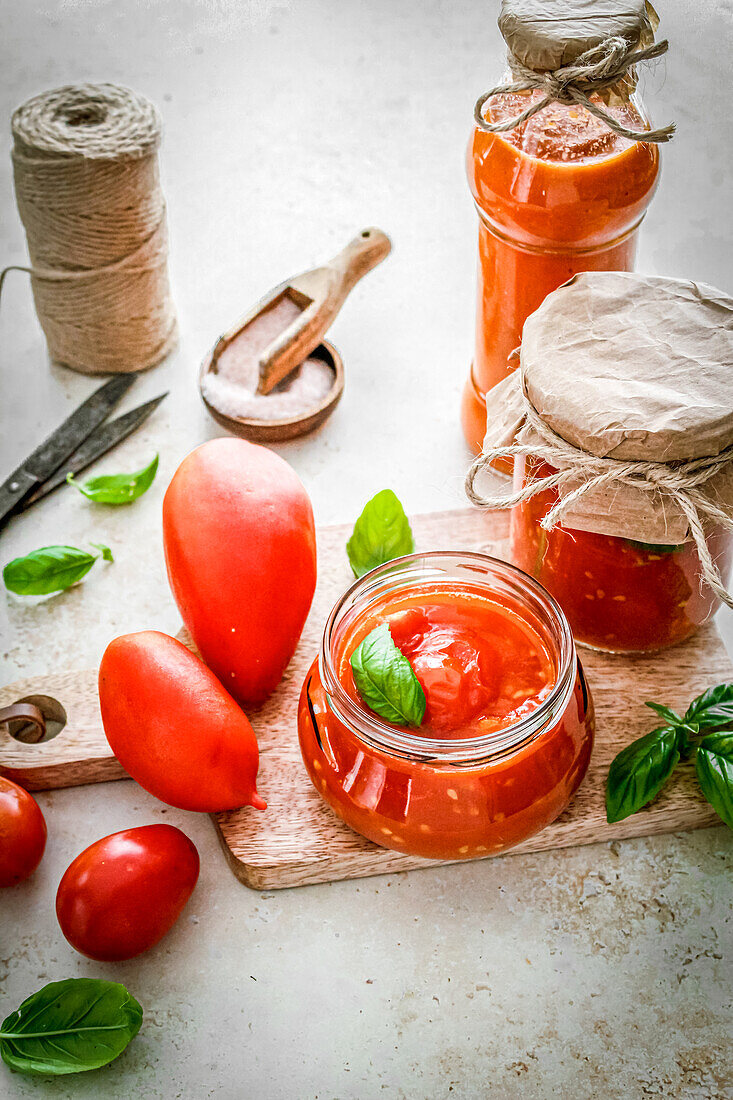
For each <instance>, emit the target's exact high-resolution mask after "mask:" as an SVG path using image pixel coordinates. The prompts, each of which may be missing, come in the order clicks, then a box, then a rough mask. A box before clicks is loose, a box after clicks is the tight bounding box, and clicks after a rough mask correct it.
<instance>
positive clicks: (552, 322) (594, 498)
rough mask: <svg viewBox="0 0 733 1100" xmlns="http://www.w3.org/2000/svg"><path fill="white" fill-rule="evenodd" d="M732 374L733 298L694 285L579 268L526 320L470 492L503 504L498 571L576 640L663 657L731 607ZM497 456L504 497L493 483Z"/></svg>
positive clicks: (493, 401) (493, 404) (494, 404)
mask: <svg viewBox="0 0 733 1100" xmlns="http://www.w3.org/2000/svg"><path fill="white" fill-rule="evenodd" d="M731 368H733V298H731V297H729V296H728V295H726V294H724V293H723V292H722V291H717V290H714V289H713V288H712V287H707V286H704V285H703V284H700V283H690V282H686V281H684V280H677V279H666V278H661V277H653V276H641V275H633V274H622V273H619V272H586V273H584V274H582V275H578V276H576V277H575V278H574V279H572V280H571V281H570V282H569V283H567V284H566V285H565V286H563V287H560V288H559V289H558V290H556V291H554V292H553V293H552V294H550V295H549V296H548V297H547V298H546V299H545V301H544V302H543V304H542V306H541V307H540V308H539V309H538V310H537V311H536V312H535V313H534V314H533V315H532V316H531V317H530V318H528V320H527V322H526V324H525V326H524V335H523V340H522V348H521V355H520V368H519V372H518V373H517V374H515V375H513V376H512V377H510V378H508V379H506V380H505V381H504V382H503V383H501V384H500V385H499V386H497V387H495V388H494V390H492V391H491V394H490V395H489V397H488V399H487V401H488V407H489V410H490V414H491V422H490V423H491V424H492V425H493V427H491V426H490V427H489V430H488V432H487V443H486V445H485V450H484V454H483V456H482V457H481V458H480V459H479V460H477V462H476V463H475V464H474V467H473V470H472V472H471V474H470V475H469V482H468V486H469V495H471V496H472V499H473V500H474V502H475V503H479V504H483V505H484V506H486V507H488V508H496V507H503V508H511V510H512V514H511V556H512V560H513V561H514V562H515V564H516V565H518V566H519V567H520V568H522V569H524V570H526V571H527V572H528V573H529V574H530V575H531V576H533V577H535V578H537V579H538V580H539V581H540V582H541V583H542V584H543V585H545V586H546V588H547V589H548V590H549V591H550V592H551V593H552V595H553V596H554V597H555V599H556V600H557V601H558V603H559V604H560V606H561V607H562V609H563V611H564V612H565V614H566V615H567V618H568V621H569V623H570V626H571V628H572V630H573V634H574V636H575V639H576V641H578V642H580V643H582V644H584V645H588V646H591V647H593V648H596V649H603V650H607V651H611V652H619V653H629V652H649V651H654V650H659V649H665V648H666V647H668V646H671V645H676V644H677V643H679V642H682V641H684V640H685V639H686V638H688V637H689V636H690V635H691V634H693V633H694V632H695V631H696V630H697V628H698V627H699V626H701V625H702V624H703V623H705V622H707V620H708V619H710V618H711V616H712V615H713V614H714V613H715V612H716V611H717V609H718V608H719V607H720V604H721V601H725V602H726V603H728V604H729V605H731V606H733V598H731V596H730V594H729V592H728V591H727V589H726V588H725V585H726V583H727V579H728V576H729V574H730V568H731V560H732V559H733V388H732V387H731V383H730V371H731ZM493 432H496V434H497V438H496V440H495V446H493V447H492V446H491V445H490V444H491V439H492V433H493ZM501 435H503V438H504V439H506V440H507V445H506V446H505V445H503V443H502V441H501V439H500V438H498V436H501ZM515 438H516V442H512V441H513V440H514V439H515ZM501 455H505V456H507V457H510V458H511V459H512V460H513V462H514V486H513V491H508V492H507V490H506V487H505V484H504V483H499V482H496V481H494V483H493V485H492V478H493V473H492V471H491V470H490V469H489V465H490V463H491V462H492V461H493V460H494V459H495V458H496V457H497V456H501ZM482 469H483V470H484V471H486V473H487V475H488V477H489V485H488V488H489V492H488V493H486V494H485V495H484V496H483V497H480V498H477V495H476V492H475V486H476V479H477V476H478V474H479V472H480V471H481V470H482Z"/></svg>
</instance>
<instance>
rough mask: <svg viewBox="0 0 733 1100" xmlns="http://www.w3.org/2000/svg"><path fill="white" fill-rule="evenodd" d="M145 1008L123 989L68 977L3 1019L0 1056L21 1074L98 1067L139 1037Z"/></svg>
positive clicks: (114, 983)
mask: <svg viewBox="0 0 733 1100" xmlns="http://www.w3.org/2000/svg"><path fill="white" fill-rule="evenodd" d="M142 1019H143V1010H142V1008H141V1007H140V1005H139V1004H138V1002H137V1001H136V1000H135V998H134V997H133V996H132V995H131V994H130V993H128V991H127V990H126V989H125V987H124V985H119V984H118V983H117V982H106V981H101V980H100V979H98V978H67V979H66V980H65V981H61V982H51V983H50V984H49V985H45V986H44V987H43V989H40V990H39V991H38V992H37V993H34V994H33V995H32V996H31V997H29V998H28V999H27V1000H26V1001H23V1004H22V1005H21V1006H20V1008H19V1009H17V1010H16V1011H15V1012H13V1013H11V1014H10V1016H8V1018H7V1019H6V1020H4V1021H3V1024H2V1028H0V1056H2V1060H3V1061H4V1062H5V1064H6V1065H8V1066H10V1068H11V1069H14V1070H17V1071H18V1072H19V1073H28V1074H53V1075H54V1076H55V1075H59V1074H65V1073H81V1072H83V1071H84V1070H90V1069H99V1067H100V1066H106V1065H107V1063H108V1062H111V1061H113V1060H114V1059H115V1058H116V1057H117V1056H118V1055H119V1054H121V1053H122V1051H123V1050H124V1049H125V1047H126V1046H127V1045H128V1043H129V1042H130V1041H131V1040H132V1039H134V1038H135V1036H136V1035H137V1033H138V1031H139V1030H140V1025H141V1023H142Z"/></svg>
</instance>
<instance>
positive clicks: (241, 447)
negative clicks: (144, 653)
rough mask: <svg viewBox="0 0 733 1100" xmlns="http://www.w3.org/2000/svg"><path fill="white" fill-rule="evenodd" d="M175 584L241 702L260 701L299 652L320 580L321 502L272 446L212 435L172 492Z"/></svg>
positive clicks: (217, 670) (219, 672) (210, 661)
mask: <svg viewBox="0 0 733 1100" xmlns="http://www.w3.org/2000/svg"><path fill="white" fill-rule="evenodd" d="M163 547H164V550H165V560H166V565H167V568H168V579H169V581H170V586H171V591H172V592H173V596H174V599H175V601H176V603H177V604H178V609H179V611H180V612H181V617H182V619H183V621H184V623H185V624H186V626H187V627H188V630H189V632H190V634H191V637H192V638H193V640H194V643H195V645H196V648H197V649H198V651H199V653H200V654H201V656H202V657H203V659H204V661H205V662H206V664H207V665H208V666H209V668H210V669H211V671H212V672H213V673H214V675H215V676H216V677H218V679H219V680H220V681H221V683H222V684H223V685H224V686H225V688H226V690H227V691H229V692H231V694H232V695H233V696H234V698H235V699H237V700H238V702H240V703H245V704H246V703H261V702H262V701H263V700H264V699H266V698H267V696H268V695H269V694H270V692H272V691H273V690H274V689H275V688H276V687H277V685H278V684H279V683H280V680H281V679H282V676H283V673H284V671H285V668H286V666H287V664H288V662H289V660H290V658H291V657H292V656H293V652H294V651H295V647H296V645H297V643H298V639H299V638H300V635H301V631H302V630H303V624H304V623H305V620H306V616H307V615H308V610H309V608H310V605H311V600H312V599H313V592H314V589H315V586H316V535H315V527H314V525H313V509H312V508H311V503H310V500H309V499H308V494H307V493H306V491H305V489H304V488H303V485H302V484H301V482H300V480H299V479H298V476H297V474H296V473H295V471H294V470H293V469H292V468H291V467H290V466H289V465H288V464H287V462H285V460H284V459H282V458H280V456H279V455H276V454H275V453H274V452H273V451H270V450H268V449H267V447H259V446H257V445H256V444H255V443H248V442H247V441H246V440H244V439H211V440H209V442H208V443H204V444H202V446H200V447H197V448H196V450H195V451H192V453H191V454H190V455H188V457H187V458H185V459H184V460H183V462H182V463H181V465H180V466H179V467H178V470H177V471H176V473H175V474H174V475H173V480H172V481H171V483H170V485H169V486H168V490H167V492H166V494H165V499H164V501H163Z"/></svg>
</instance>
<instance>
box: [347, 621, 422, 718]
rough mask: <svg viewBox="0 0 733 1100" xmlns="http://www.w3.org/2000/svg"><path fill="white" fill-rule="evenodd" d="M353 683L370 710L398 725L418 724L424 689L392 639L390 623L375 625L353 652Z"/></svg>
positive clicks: (420, 716)
mask: <svg viewBox="0 0 733 1100" xmlns="http://www.w3.org/2000/svg"><path fill="white" fill-rule="evenodd" d="M351 669H352V672H353V674H354V683H355V684H356V687H357V691H358V692H359V695H360V696H361V698H362V700H363V701H364V702H365V703H366V705H367V706H368V707H369V709H370V710H373V711H374V712H375V714H378V715H379V717H380V718H384V719H385V721H387V722H392V723H393V724H394V725H397V726H419V725H420V724H421V722H422V720H423V718H424V716H425V692H424V691H423V689H422V687H421V685H420V681H419V680H418V678H417V676H416V675H415V673H414V672H413V669H412V665H411V664H410V662H409V661H408V660H407V657H405V656H404V654H402V653H401V652H400V650H399V649H398V648H397V646H396V645H395V644H394V642H393V641H392V635H391V634H390V632H389V627H388V625H387V623H381V624H380V626H377V627H375V629H374V630H372V632H371V634H367V636H366V638H365V639H364V641H363V642H362V643H361V644H360V645H359V646H357V648H356V649H355V650H354V652H353V653H352V654H351Z"/></svg>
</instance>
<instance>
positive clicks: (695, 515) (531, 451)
mask: <svg viewBox="0 0 733 1100" xmlns="http://www.w3.org/2000/svg"><path fill="white" fill-rule="evenodd" d="M524 406H525V410H524V415H525V422H524V427H523V428H522V429H521V430H520V433H519V436H518V437H517V442H516V443H513V444H510V445H508V446H505V447H490V448H488V449H487V450H484V451H483V452H482V454H480V455H478V457H477V458H476V460H475V461H474V463H473V465H472V466H471V469H470V470H469V471H468V474H467V476H466V494H467V496H468V499H469V500H470V501H471V503H472V504H474V505H476V506H477V507H479V508H491V509H505V508H513V507H514V505H516V504H523V503H524V502H525V501H528V500H530V499H531V498H532V497H533V496H535V495H536V494H537V493H543V492H547V491H548V490H554V491H555V492H557V494H558V500H557V503H556V504H555V505H554V506H553V507H552V508H551V509H550V511H549V512H548V513H547V515H546V516H545V517H544V518H543V519H542V521H541V525H542V527H543V528H544V529H545V530H546V531H549V530H550V529H551V528H553V527H555V526H556V525H557V524H558V523H559V522H560V521H561V520H562V517H563V516H564V515H565V514H566V513H567V512H568V511H570V510H571V509H572V508H573V506H574V505H575V504H576V503H577V502H578V501H579V500H580V499H581V498H582V497H584V496H585V495H586V494H587V493H592V492H593V491H594V490H597V489H603V488H605V487H607V486H616V487H621V486H626V487H629V488H633V489H639V490H641V491H642V492H646V493H656V494H660V495H662V496H664V497H666V498H668V499H669V500H671V501H673V502H674V503H675V504H676V505H677V506H678V507H679V509H680V510H681V512H682V513H683V515H684V516H685V518H686V519H687V522H688V524H689V528H690V534H691V535H692V539H693V541H694V543H695V547H696V549H697V553H698V555H699V558H700V570H701V573H702V577H703V579H704V580H705V581H706V583H707V584H708V585H709V586H710V588H711V589H712V591H713V592H714V593H715V595H716V596H717V597H718V599H719V600H721V601H722V602H723V603H725V604H727V605H728V607H730V608H733V595H731V593H730V592H729V591H728V589H727V588H726V587H725V584H724V583H723V578H722V577H721V574H720V570H719V569H718V566H717V565H716V563H715V561H714V560H713V557H712V554H711V553H710V549H709V547H708V544H707V539H706V537H705V528H704V522H703V521H704V520H705V519H707V520H710V521H712V522H714V523H716V524H718V525H719V526H721V527H723V528H724V529H725V530H727V531H731V532H733V517H731V516H730V515H729V514H728V513H727V512H725V511H724V510H723V509H722V508H721V507H720V506H719V505H718V504H716V503H715V501H713V500H712V499H711V498H710V496H709V495H708V494H707V493H705V491H704V487H705V485H706V484H707V483H708V482H709V481H710V480H711V478H713V477H715V475H716V474H719V473H720V472H721V471H722V470H724V469H725V468H726V467H727V466H729V465H730V463H732V462H733V445H731V446H730V447H726V448H725V449H724V450H722V451H721V452H720V453H719V454H717V455H713V456H704V457H702V458H693V459H689V460H683V461H677V462H670V463H665V462H647V461H642V460H637V461H629V460H627V459H616V458H609V457H603V458H599V457H598V456H596V455H593V454H590V453H589V452H588V451H585V450H582V449H581V448H580V447H576V446H574V445H573V444H572V443H568V441H567V440H565V439H563V438H562V436H560V435H558V434H557V433H556V432H554V431H553V430H552V428H551V427H550V426H549V425H548V424H546V423H545V421H544V420H543V419H542V417H541V416H540V415H539V413H538V412H537V410H536V409H535V407H534V406H533V405H532V403H531V402H530V401H529V399H528V398H527V397H526V395H524ZM525 428H527V429H529V432H530V433H531V436H532V438H531V439H526V440H525V439H524V438H523V435H524V430H525ZM518 457H532V458H535V459H540V460H541V461H543V462H545V463H547V465H548V466H552V467H554V468H555V470H556V472H555V473H553V474H548V475H547V476H546V477H539V478H536V479H532V480H529V481H528V482H527V483H526V484H525V485H523V486H522V487H521V488H520V489H517V490H513V491H511V492H509V491H502V489H501V487H499V486H498V485H497V488H496V491H495V492H490V493H489V494H488V495H486V496H482V495H481V494H480V493H479V492H478V491H477V489H476V479H477V477H478V475H479V474H480V473H482V471H484V470H487V469H488V467H489V466H490V465H491V463H492V462H494V461H495V460H496V459H497V458H518ZM563 489H567V490H568V491H567V492H566V494H565V495H563V492H562V491H563Z"/></svg>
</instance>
